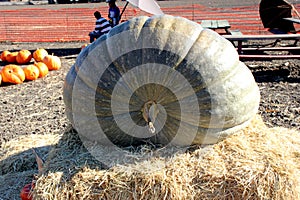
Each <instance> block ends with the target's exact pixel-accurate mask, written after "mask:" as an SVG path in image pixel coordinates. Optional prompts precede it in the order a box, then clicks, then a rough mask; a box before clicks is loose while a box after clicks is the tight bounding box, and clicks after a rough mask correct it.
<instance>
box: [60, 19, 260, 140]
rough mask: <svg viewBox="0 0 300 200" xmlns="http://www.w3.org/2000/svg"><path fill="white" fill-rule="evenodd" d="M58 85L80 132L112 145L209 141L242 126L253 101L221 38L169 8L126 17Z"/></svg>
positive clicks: (244, 74)
mask: <svg viewBox="0 0 300 200" xmlns="http://www.w3.org/2000/svg"><path fill="white" fill-rule="evenodd" d="M120 47H122V48H120ZM63 91H64V92H63V94H64V102H65V105H66V113H67V117H68V118H69V120H70V121H71V122H72V124H73V126H74V128H75V129H76V130H77V132H78V133H79V134H80V135H82V136H83V137H84V138H87V139H89V140H90V141H95V140H96V141H97V142H99V143H100V144H104V145H111V144H117V145H120V146H130V145H140V144H143V143H144V142H145V141H149V142H151V143H152V144H163V145H167V144H168V145H179V146H189V145H191V144H214V143H216V142H218V141H221V140H223V139H224V138H226V137H227V136H228V135H231V134H233V133H236V132H237V131H239V130H241V129H243V128H244V127H246V126H247V125H248V124H249V122H250V120H251V119H252V118H253V117H254V116H255V115H256V113H257V111H258V107H259V101H260V93H259V88H258V86H257V84H256V82H255V79H254V77H253V75H252V73H251V71H250V70H249V69H248V67H247V66H246V65H245V64H244V63H243V62H241V61H240V60H239V55H238V54H237V51H236V50H235V48H234V46H233V45H232V44H231V43H230V42H229V41H228V40H226V39H225V38H224V37H222V36H220V35H219V34H218V33H216V32H214V31H212V30H209V29H203V28H202V26H201V25H199V24H198V23H195V22H193V21H190V20H188V19H186V18H182V17H174V16H170V15H159V16H153V17H150V18H149V17H146V16H141V17H137V18H133V19H131V20H129V21H127V22H125V23H122V24H120V25H119V26H118V27H115V28H114V29H113V31H110V32H109V33H108V34H106V35H105V37H102V39H101V40H97V41H95V42H94V43H92V44H91V45H89V46H87V47H85V48H84V50H83V51H81V53H80V54H79V55H78V57H77V59H76V63H75V64H74V65H73V66H72V67H71V69H70V71H69V72H68V74H67V76H66V78H65V84H64V90H63ZM95 136H97V137H95Z"/></svg>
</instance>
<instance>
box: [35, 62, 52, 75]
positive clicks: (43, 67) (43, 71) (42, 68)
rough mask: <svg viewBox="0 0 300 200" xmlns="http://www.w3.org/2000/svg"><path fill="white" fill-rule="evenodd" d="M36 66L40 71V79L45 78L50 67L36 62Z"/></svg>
mask: <svg viewBox="0 0 300 200" xmlns="http://www.w3.org/2000/svg"><path fill="white" fill-rule="evenodd" d="M34 65H35V66H36V67H37V68H38V70H39V78H42V77H45V76H46V75H47V74H48V73H49V70H48V67H47V65H46V64H45V63H43V62H35V63H34Z"/></svg>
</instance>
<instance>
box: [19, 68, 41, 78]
mask: <svg viewBox="0 0 300 200" xmlns="http://www.w3.org/2000/svg"><path fill="white" fill-rule="evenodd" d="M23 70H24V73H25V79H26V80H28V81H33V80H36V79H38V77H39V73H40V72H39V68H38V67H37V66H35V65H27V66H26V67H24V68H23Z"/></svg>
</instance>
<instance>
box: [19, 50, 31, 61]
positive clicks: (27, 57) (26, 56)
mask: <svg viewBox="0 0 300 200" xmlns="http://www.w3.org/2000/svg"><path fill="white" fill-rule="evenodd" d="M31 58H32V54H31V52H30V51H29V50H27V49H23V50H20V51H19V52H18V54H17V57H16V61H17V63H18V64H27V63H29V62H30V61H31Z"/></svg>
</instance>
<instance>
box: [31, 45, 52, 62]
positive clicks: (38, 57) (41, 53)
mask: <svg viewBox="0 0 300 200" xmlns="http://www.w3.org/2000/svg"><path fill="white" fill-rule="evenodd" d="M32 55H33V58H34V60H35V61H36V62H42V61H43V59H44V57H45V56H47V55H48V51H47V50H46V49H43V48H39V49H36V50H35V51H34V52H33V54H32Z"/></svg>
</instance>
